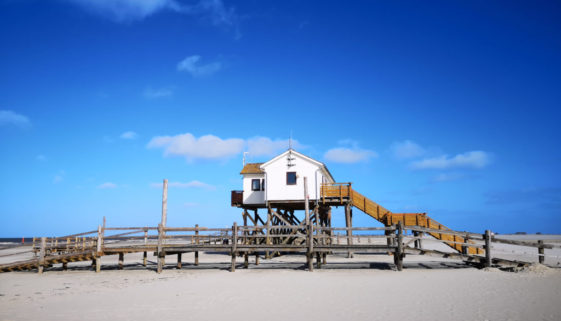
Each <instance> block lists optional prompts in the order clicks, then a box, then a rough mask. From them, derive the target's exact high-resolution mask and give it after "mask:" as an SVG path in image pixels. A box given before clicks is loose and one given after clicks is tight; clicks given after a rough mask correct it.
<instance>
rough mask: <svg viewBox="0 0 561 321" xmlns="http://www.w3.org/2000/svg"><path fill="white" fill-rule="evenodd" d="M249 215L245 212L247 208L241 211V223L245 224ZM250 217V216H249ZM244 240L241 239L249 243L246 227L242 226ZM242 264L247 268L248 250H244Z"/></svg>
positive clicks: (244, 242)
mask: <svg viewBox="0 0 561 321" xmlns="http://www.w3.org/2000/svg"><path fill="white" fill-rule="evenodd" d="M248 217H249V213H247V210H244V211H243V225H244V226H247V218H248ZM250 218H251V217H250ZM244 229H245V230H244V232H243V234H244V240H243V244H245V245H247V244H249V240H248V238H247V235H248V232H247V228H244ZM243 266H244V268H246V269H247V268H249V252H247V251H246V252H245V253H244V256H243Z"/></svg>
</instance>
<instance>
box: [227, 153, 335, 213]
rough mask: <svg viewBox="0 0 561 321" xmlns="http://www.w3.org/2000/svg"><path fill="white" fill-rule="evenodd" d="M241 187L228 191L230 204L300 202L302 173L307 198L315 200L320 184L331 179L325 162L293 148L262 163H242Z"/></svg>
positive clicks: (302, 200) (263, 204)
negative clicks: (238, 189)
mask: <svg viewBox="0 0 561 321" xmlns="http://www.w3.org/2000/svg"><path fill="white" fill-rule="evenodd" d="M240 174H242V175H243V191H233V192H232V206H238V207H244V208H266V207H268V206H270V205H281V204H284V205H285V206H290V205H291V204H292V206H293V207H297V208H299V207H300V206H297V204H304V199H305V198H304V177H306V178H307V182H308V195H309V199H310V201H315V200H319V199H320V197H321V185H322V184H325V183H334V182H335V180H334V179H333V176H331V173H330V172H329V170H328V169H327V167H325V165H324V164H323V163H321V162H319V161H317V160H315V159H313V158H310V157H308V156H305V155H303V154H301V153H299V152H297V151H295V150H293V149H289V150H287V151H285V152H284V153H282V154H280V155H278V156H276V157H275V158H273V159H271V160H269V161H268V162H265V163H249V164H245V166H244V167H243V169H242V171H241V173H240Z"/></svg>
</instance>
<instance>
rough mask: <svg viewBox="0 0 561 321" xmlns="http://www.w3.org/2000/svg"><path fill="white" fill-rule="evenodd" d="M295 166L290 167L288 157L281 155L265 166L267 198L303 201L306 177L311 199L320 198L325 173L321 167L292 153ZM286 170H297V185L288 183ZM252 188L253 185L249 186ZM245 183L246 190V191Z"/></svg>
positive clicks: (271, 199)
mask: <svg viewBox="0 0 561 321" xmlns="http://www.w3.org/2000/svg"><path fill="white" fill-rule="evenodd" d="M292 157H294V158H295V160H293V161H292V163H293V164H294V166H292V167H288V166H287V160H286V157H281V158H279V159H278V160H276V161H275V162H273V163H271V164H269V165H268V166H267V167H265V168H264V170H265V173H266V178H267V182H266V185H265V188H266V189H267V195H266V198H267V200H268V201H287V200H291V201H301V200H304V177H308V193H309V197H310V199H312V200H313V199H318V198H319V196H320V186H321V183H322V180H323V174H322V172H321V171H320V167H319V166H318V165H316V164H314V163H312V162H310V161H308V160H307V159H305V158H302V157H300V156H298V155H295V154H292ZM286 172H296V175H297V179H296V185H287V184H286ZM249 189H250V190H251V186H249ZM245 190H246V189H245V185H244V191H245Z"/></svg>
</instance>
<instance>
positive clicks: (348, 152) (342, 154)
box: [323, 146, 378, 164]
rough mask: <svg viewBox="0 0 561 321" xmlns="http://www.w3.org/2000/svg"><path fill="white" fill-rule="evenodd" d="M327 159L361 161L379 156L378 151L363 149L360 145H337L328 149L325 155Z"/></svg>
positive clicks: (347, 162)
mask: <svg viewBox="0 0 561 321" xmlns="http://www.w3.org/2000/svg"><path fill="white" fill-rule="evenodd" d="M323 157H324V158H325V159H326V160H327V161H330V162H334V163H346V164H352V163H360V162H366V161H368V160H369V159H371V158H375V157H378V153H376V152H375V151H372V150H367V149H361V148H358V147H356V146H355V147H351V148H347V147H337V148H332V149H330V150H328V151H327V152H326V153H325V155H324V156H323Z"/></svg>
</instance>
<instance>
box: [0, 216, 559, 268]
mask: <svg viewBox="0 0 561 321" xmlns="http://www.w3.org/2000/svg"><path fill="white" fill-rule="evenodd" d="M341 232H351V233H349V234H351V235H352V236H348V234H347V235H341V234H340V233H341ZM382 232H383V234H382ZM408 232H410V233H408ZM353 234H354V235H353ZM410 234H412V236H410ZM424 234H428V235H434V234H438V235H440V239H437V238H434V239H433V238H425V237H423V235H424ZM443 235H444V236H443ZM351 238H352V239H354V241H351ZM380 239H382V240H383V241H384V242H383V243H382V244H381V243H380V242H379V240H380ZM287 240H289V241H287ZM376 240H378V241H376ZM422 242H423V243H424V242H437V243H443V244H448V245H449V244H453V245H454V246H459V247H460V248H461V249H462V251H461V252H460V253H450V252H440V251H435V250H430V249H426V248H423V246H422V244H421V243H422ZM493 243H502V244H509V245H514V246H524V247H534V248H537V249H538V251H537V252H538V262H540V263H544V262H545V257H546V255H545V251H544V250H545V249H554V248H561V245H560V244H551V243H545V242H544V241H543V240H538V241H536V242H533V241H519V240H508V239H504V238H499V237H497V236H494V235H493V233H492V232H491V231H485V233H484V234H479V233H470V232H459V231H452V230H443V229H440V228H431V227H425V226H405V225H404V222H403V221H399V222H397V224H395V225H391V226H385V227H349V228H346V227H320V226H315V225H312V224H311V225H273V226H272V225H257V226H252V225H249V226H238V225H237V224H236V223H234V225H233V226H232V227H231V228H206V227H199V226H198V225H196V226H195V227H162V226H159V227H107V228H102V227H101V226H100V227H99V228H98V230H97V232H96V233H95V234H94V233H93V232H91V231H90V232H86V233H80V234H75V235H70V236H65V237H58V238H46V237H42V238H36V239H35V242H34V244H33V246H31V247H30V246H28V245H27V246H26V245H22V246H21V251H15V250H13V249H14V248H13V247H11V248H10V251H11V252H9V253H8V254H3V253H1V252H0V257H9V256H12V255H22V254H26V253H31V252H32V253H34V258H33V259H29V260H26V261H17V262H12V263H9V264H0V271H13V270H23V269H33V268H37V269H38V271H39V273H42V272H43V269H44V267H47V266H51V265H53V264H57V263H62V264H63V269H64V268H65V267H66V264H67V263H69V262H76V261H86V260H91V261H93V263H94V264H93V265H94V266H95V270H96V271H97V272H99V271H100V268H101V260H100V258H101V256H104V255H115V254H118V255H119V261H118V264H119V268H123V265H124V255H125V254H126V253H134V252H143V265H144V266H147V253H148V252H154V253H155V255H157V258H158V265H157V271H158V272H161V271H162V269H163V268H164V266H165V257H166V255H177V267H178V268H181V262H182V259H181V255H182V254H183V253H189V252H194V254H195V255H194V260H195V262H194V264H195V265H198V264H199V255H198V254H199V251H212V252H218V253H228V254H230V255H231V260H232V262H231V270H232V271H234V270H235V268H236V257H237V256H240V255H241V256H243V257H244V267H247V266H248V257H249V255H250V254H255V255H257V254H258V253H259V252H261V253H262V252H272V253H279V252H283V253H302V254H305V256H306V262H307V266H308V269H309V270H310V271H312V270H313V259H314V256H315V257H316V261H317V266H318V267H320V266H321V260H320V258H322V257H323V258H324V263H325V257H326V256H327V254H332V253H344V252H348V251H353V252H358V253H390V254H392V255H393V256H394V263H395V265H396V268H397V269H398V270H401V268H402V264H403V258H404V256H405V254H406V253H410V254H423V255H437V256H441V257H445V258H458V259H463V260H466V261H469V262H474V263H479V264H481V265H483V266H491V265H501V266H521V265H527V264H529V263H528V262H521V261H513V260H509V259H507V258H499V257H495V256H492V253H493V252H492V244H493ZM470 248H477V249H482V250H484V255H483V256H482V255H476V254H475V253H472V252H470V251H469V249H470ZM24 250H25V251H24ZM256 258H258V256H257V257H256ZM257 262H258V261H256V263H257Z"/></svg>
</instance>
